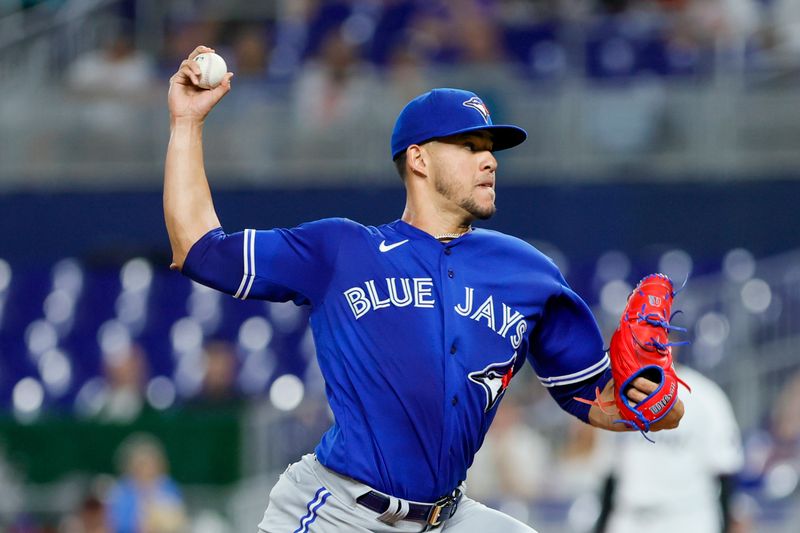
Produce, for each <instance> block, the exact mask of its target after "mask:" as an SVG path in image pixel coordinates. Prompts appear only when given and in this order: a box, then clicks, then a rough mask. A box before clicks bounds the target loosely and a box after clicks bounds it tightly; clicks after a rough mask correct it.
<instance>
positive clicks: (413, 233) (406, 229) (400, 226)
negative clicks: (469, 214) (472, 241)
mask: <svg viewBox="0 0 800 533" xmlns="http://www.w3.org/2000/svg"><path fill="white" fill-rule="evenodd" d="M389 226H392V227H393V228H394V229H395V230H396V231H397V232H398V233H402V234H403V235H405V236H406V237H411V238H413V239H416V240H423V241H424V240H427V241H430V242H434V243H436V244H438V245H440V246H444V247H452V246H456V245H458V244H461V243H462V242H466V241H467V240H468V239H469V238H470V237H472V236H473V235H474V234H475V233H476V232H478V231H480V228H475V227H473V228H472V231H470V232H469V233H465V234H464V235H462V236H461V237H458V238H457V239H453V240H452V241H450V242H441V241H439V240H437V239H435V238H434V237H433V235H431V234H430V233H426V232H424V231H422V230H421V229H419V228H417V227H416V226H412V225H411V224H409V223H408V222H405V221H404V220H401V219H398V220H395V221H394V222H392V223H390V224H389Z"/></svg>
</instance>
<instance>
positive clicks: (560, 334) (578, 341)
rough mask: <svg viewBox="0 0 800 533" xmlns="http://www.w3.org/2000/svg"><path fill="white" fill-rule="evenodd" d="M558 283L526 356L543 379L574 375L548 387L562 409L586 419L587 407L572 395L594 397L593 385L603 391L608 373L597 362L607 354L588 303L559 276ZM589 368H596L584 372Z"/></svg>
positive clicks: (532, 336)
mask: <svg viewBox="0 0 800 533" xmlns="http://www.w3.org/2000/svg"><path fill="white" fill-rule="evenodd" d="M558 282H559V288H558V290H557V291H555V292H554V294H553V295H552V296H551V297H550V298H548V300H547V302H546V303H545V306H544V309H543V311H542V316H541V317H540V319H539V321H538V322H537V324H536V327H535V328H534V330H533V332H532V334H531V337H530V338H531V340H530V351H529V353H528V359H529V360H530V362H531V364H532V365H533V368H534V370H535V371H536V374H537V375H538V376H539V378H540V379H541V380H542V381H543V382H545V381H547V380H549V379H552V378H556V377H558V378H565V377H566V376H573V375H574V376H575V378H574V379H568V378H567V379H559V380H554V381H553V386H550V387H548V389H547V390H548V392H550V395H551V396H553V398H554V399H555V400H556V401H557V402H558V403H559V405H561V407H562V408H563V409H564V410H565V411H567V412H569V413H571V414H572V415H574V416H576V417H578V418H580V419H581V420H583V421H584V422H588V418H589V409H590V406H588V405H586V404H584V403H581V402H578V401H575V399H574V398H575V397H576V396H577V397H581V398H587V399H594V396H595V395H594V391H595V388H596V387H600V389H601V390H602V389H603V387H605V385H606V383H607V382H608V380H609V379H611V372H610V371H608V369H607V368H606V369H605V370H604V369H603V365H600V363H601V361H603V359H604V358H605V357H606V354H605V351H604V350H603V337H602V335H601V334H600V328H599V327H598V325H597V321H596V320H595V318H594V315H592V312H591V310H590V309H589V306H588V305H586V303H585V302H584V301H583V300H582V299H581V297H580V296H578V295H577V294H576V293H575V292H574V291H573V290H572V289H571V288H570V287H569V286H568V285H567V283H566V281H564V279H563V277H561V276H560V275H559V278H558ZM598 365H600V366H598ZM592 367H597V370H596V371H590V372H586V371H587V369H591V368H592ZM582 372H586V377H585V379H581V377H582V376H581V373H582Z"/></svg>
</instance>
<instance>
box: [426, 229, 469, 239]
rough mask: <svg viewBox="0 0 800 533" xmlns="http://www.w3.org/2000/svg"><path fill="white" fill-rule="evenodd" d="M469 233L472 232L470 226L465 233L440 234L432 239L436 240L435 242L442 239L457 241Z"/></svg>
mask: <svg viewBox="0 0 800 533" xmlns="http://www.w3.org/2000/svg"><path fill="white" fill-rule="evenodd" d="M470 231H472V226H470V227H468V228H467V229H466V230H465V231H462V232H461V233H440V234H439V235H434V236H433V238H434V239H436V240H437V241H441V240H443V239H449V240H453V239H458V238H459V237H461V236H462V235H466V234H467V233H469V232H470Z"/></svg>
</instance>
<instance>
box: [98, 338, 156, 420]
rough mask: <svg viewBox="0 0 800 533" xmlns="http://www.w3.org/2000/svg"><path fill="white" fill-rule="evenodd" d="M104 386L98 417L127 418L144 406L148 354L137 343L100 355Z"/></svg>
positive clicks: (132, 417)
mask: <svg viewBox="0 0 800 533" xmlns="http://www.w3.org/2000/svg"><path fill="white" fill-rule="evenodd" d="M103 371H104V373H105V387H104V388H103V390H102V392H101V395H100V401H99V410H98V411H97V418H98V419H99V420H103V421H106V422H119V423H126V422H130V421H132V420H133V419H135V418H136V417H138V416H139V413H141V411H142V408H143V407H144V387H145V384H146V381H147V373H148V369H147V355H146V354H145V351H144V348H142V347H141V346H140V345H139V344H135V343H134V344H131V345H129V346H128V347H126V348H123V349H121V350H119V351H116V352H112V353H109V354H105V356H104V357H103Z"/></svg>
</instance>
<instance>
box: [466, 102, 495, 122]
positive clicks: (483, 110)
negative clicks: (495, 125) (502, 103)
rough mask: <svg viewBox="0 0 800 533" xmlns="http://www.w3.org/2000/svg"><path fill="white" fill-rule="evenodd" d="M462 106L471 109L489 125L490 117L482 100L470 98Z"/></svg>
mask: <svg viewBox="0 0 800 533" xmlns="http://www.w3.org/2000/svg"><path fill="white" fill-rule="evenodd" d="M462 105H464V106H466V107H471V108H472V109H474V110H476V111H477V112H478V113H480V114H481V116H482V117H483V120H484V121H485V122H486V123H487V124H491V122H489V115H490V113H489V108H488V107H486V104H484V103H483V100H481V99H480V98H478V97H477V96H473V97H472V98H470V99H469V100H467V101H466V102H464V103H463V104H462Z"/></svg>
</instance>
